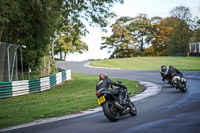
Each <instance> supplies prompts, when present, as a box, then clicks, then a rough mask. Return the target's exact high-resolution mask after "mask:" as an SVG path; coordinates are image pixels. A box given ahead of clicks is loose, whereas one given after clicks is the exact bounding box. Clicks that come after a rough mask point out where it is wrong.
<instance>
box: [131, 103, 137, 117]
mask: <svg viewBox="0 0 200 133" xmlns="http://www.w3.org/2000/svg"><path fill="white" fill-rule="evenodd" d="M129 108H130V111H129V114H130V115H132V116H136V115H137V109H136V107H135V105H134V104H133V103H132V102H131V101H130V102H129Z"/></svg>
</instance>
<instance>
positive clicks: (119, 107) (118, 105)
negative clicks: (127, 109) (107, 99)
mask: <svg viewBox="0 0 200 133" xmlns="http://www.w3.org/2000/svg"><path fill="white" fill-rule="evenodd" d="M114 105H115V106H116V107H117V108H118V109H123V107H122V105H120V104H119V103H118V102H114Z"/></svg>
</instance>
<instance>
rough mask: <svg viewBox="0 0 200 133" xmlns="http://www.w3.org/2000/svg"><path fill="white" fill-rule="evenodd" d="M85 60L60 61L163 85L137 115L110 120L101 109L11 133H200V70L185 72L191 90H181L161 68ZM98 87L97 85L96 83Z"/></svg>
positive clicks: (62, 64)
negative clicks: (94, 65) (89, 63)
mask: <svg viewBox="0 0 200 133" xmlns="http://www.w3.org/2000/svg"><path fill="white" fill-rule="evenodd" d="M84 63H86V62H67V63H66V62H57V66H59V67H62V68H65V69H71V70H72V72H76V73H85V74H92V75H99V74H100V73H106V74H108V75H109V76H110V77H117V78H125V79H131V80H140V81H148V82H153V83H155V84H159V85H160V86H161V87H162V90H161V91H160V93H159V94H158V95H156V96H152V97H149V98H147V99H145V100H141V101H137V102H136V103H135V105H136V107H137V110H138V114H137V116H135V117H131V116H129V115H126V116H124V117H121V118H120V120H119V121H118V122H114V123H112V122H110V121H109V120H107V118H106V117H105V116H104V114H103V112H102V111H99V112H97V113H93V114H89V115H85V116H81V117H76V118H71V119H65V120H60V121H56V122H50V123H46V124H40V125H35V126H29V127H25V128H20V129H14V130H9V131H6V132H9V133H12V132H13V133H36V132H37V133H56V132H57V133H134V132H135V133H147V132H148V133H199V132H200V72H183V74H184V76H185V78H186V79H187V81H188V83H187V85H188V91H187V92H186V93H181V92H180V91H179V90H176V89H175V88H173V87H171V86H170V85H168V84H167V83H164V82H162V81H161V77H160V73H159V71H136V70H112V69H99V68H91V67H84V66H83V65H84ZM94 89H95V86H94Z"/></svg>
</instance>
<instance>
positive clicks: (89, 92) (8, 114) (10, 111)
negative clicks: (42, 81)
mask: <svg viewBox="0 0 200 133" xmlns="http://www.w3.org/2000/svg"><path fill="white" fill-rule="evenodd" d="M72 77H73V80H71V81H69V82H65V84H63V85H61V86H57V87H56V88H53V89H51V90H48V91H44V92H40V93H35V94H30V95H24V96H19V97H12V98H7V99H0V128H4V127H8V126H13V125H17V124H21V123H25V122H30V121H34V120H37V119H43V118H49V117H56V116H62V115H67V114H72V113H75V112H79V111H83V110H87V109H90V108H94V107H97V106H99V105H98V103H97V97H96V83H97V82H98V76H91V75H84V74H77V73H72ZM111 79H112V80H113V81H116V80H119V79H115V78H111ZM120 80H121V81H122V83H125V84H126V85H127V87H128V89H129V92H132V93H134V94H136V93H139V92H141V91H142V86H140V85H139V84H138V82H136V81H131V80H124V79H120ZM136 85H139V87H137V88H136Z"/></svg>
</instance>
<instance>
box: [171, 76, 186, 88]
mask: <svg viewBox="0 0 200 133" xmlns="http://www.w3.org/2000/svg"><path fill="white" fill-rule="evenodd" d="M186 83H187V81H186V79H185V78H184V77H183V76H173V78H172V84H173V85H174V86H175V87H176V89H180V91H182V92H186V91H187V88H186Z"/></svg>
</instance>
